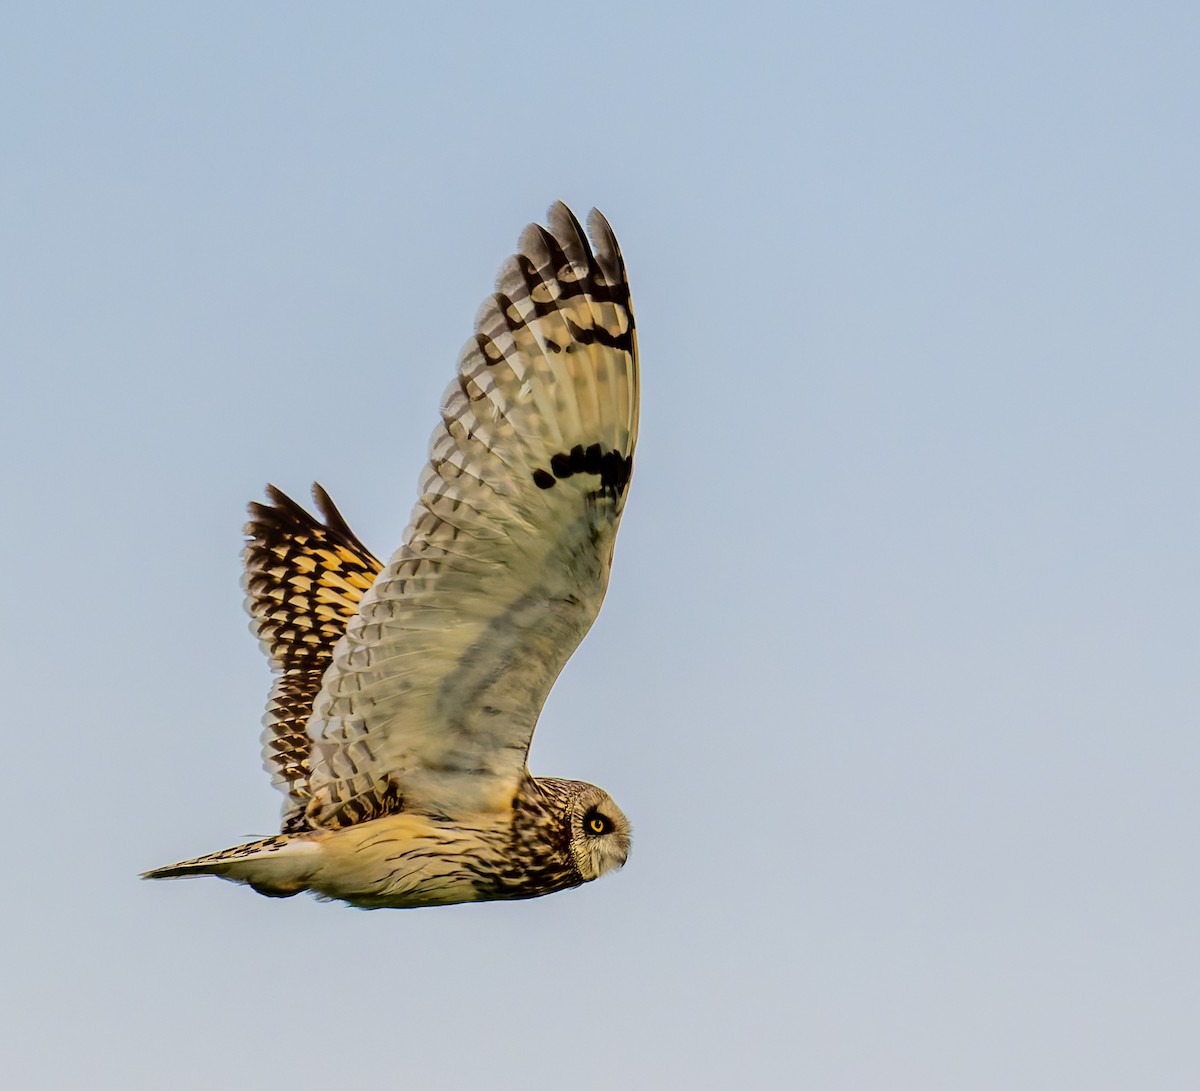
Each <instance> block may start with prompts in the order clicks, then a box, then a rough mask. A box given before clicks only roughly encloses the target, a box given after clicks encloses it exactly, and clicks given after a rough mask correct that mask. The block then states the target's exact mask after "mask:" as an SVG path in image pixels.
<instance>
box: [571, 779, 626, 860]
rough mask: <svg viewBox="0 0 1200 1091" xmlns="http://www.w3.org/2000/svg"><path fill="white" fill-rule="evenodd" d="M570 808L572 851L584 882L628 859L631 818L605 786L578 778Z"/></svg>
mask: <svg viewBox="0 0 1200 1091" xmlns="http://www.w3.org/2000/svg"><path fill="white" fill-rule="evenodd" d="M576 784H577V786H578V787H577V791H576V792H575V793H573V794H574V798H573V799H572V801H571V806H570V807H569V808H568V810H567V821H568V822H569V823H570V824H571V855H572V856H573V857H574V859H575V866H576V867H577V868H579V874H580V875H582V876H583V880H584V882H591V880H593V879H599V878H600V876H601V875H603V874H605V872H608V871H615V870H616V869H617V868H619V867H621V865H622V864H624V863H625V861H626V860H627V859H629V846H630V843H631V831H630V828H629V819H628V818H626V817H625V815H624V814H623V813H622V812H621V808H620V807H618V806H617V805H616V804H615V803H614V802H613V801H612V797H611V796H610V795H609V794H608V793H607V792H606V791H604V789H603V788H597V787H596V786H595V785H594V784H584V783H583V782H582V781H577V782H576Z"/></svg>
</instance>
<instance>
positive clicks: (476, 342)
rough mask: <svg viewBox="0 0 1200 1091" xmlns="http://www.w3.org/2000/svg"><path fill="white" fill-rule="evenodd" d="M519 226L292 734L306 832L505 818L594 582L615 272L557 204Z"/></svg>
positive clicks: (602, 543) (603, 552)
mask: <svg viewBox="0 0 1200 1091" xmlns="http://www.w3.org/2000/svg"><path fill="white" fill-rule="evenodd" d="M548 223H549V231H547V230H545V229H543V228H541V227H538V226H536V225H531V226H530V227H528V228H526V230H525V232H524V233H523V234H522V236H521V239H520V243H519V252H518V253H517V254H515V255H514V256H513V257H512V258H510V259H509V260H508V262H506V263H505V265H504V266H503V268H502V269H501V271H500V275H499V278H498V282H497V288H498V290H497V292H496V293H495V294H494V295H493V296H491V297H490V298H489V299H488V300H487V301H486V302H485V303H484V305H483V307H482V308H481V309H480V311H479V313H478V315H477V316H476V333H475V336H474V337H473V338H472V339H471V340H470V341H469V342H468V344H467V346H466V348H465V349H464V351H463V354H462V356H461V358H460V360H459V365H458V375H457V377H456V379H455V381H454V382H452V383H451V385H450V387H449V388H448V389H447V391H446V395H445V398H444V401H443V406H442V423H441V425H440V426H439V427H438V429H437V430H436V431H435V432H434V435H433V438H432V441H431V445H430V461H429V464H428V466H427V468H426V470H425V472H424V474H423V476H422V479H421V496H420V499H419V501H418V503H417V506H416V508H415V509H414V512H413V516H412V521H411V523H410V525H409V528H408V530H407V531H406V533H405V540H404V544H403V545H402V546H401V547H400V549H399V550H398V551H397V552H396V553H395V554H394V555H393V556H392V558H391V560H390V561H389V562H388V564H387V566H386V567H385V568H384V570H383V572H382V573H381V574H380V575H379V577H378V579H377V580H376V581H375V582H374V584H373V586H372V587H371V589H370V590H369V591H368V592H367V593H366V595H365V596H364V598H363V601H362V603H361V605H360V608H359V610H358V612H357V614H355V616H354V617H352V618H351V620H350V623H349V626H348V628H347V630H346V633H345V636H344V637H343V638H342V640H341V641H340V642H339V644H338V645H337V647H336V648H335V650H334V657H333V662H332V664H331V666H330V667H329V669H328V671H327V672H326V674H325V677H324V682H323V684H322V688H321V691H320V694H319V696H318V697H317V700H316V703H315V706H314V708H313V714H312V718H311V720H310V721H309V723H308V734H309V736H310V738H311V740H312V750H311V753H310V754H309V766H310V768H309V774H308V781H307V790H308V792H309V798H308V801H307V804H306V820H307V822H308V823H309V824H311V825H313V826H325V827H334V826H342V825H347V824H350V823H355V822H360V821H364V820H366V819H368V818H372V817H376V816H377V815H378V814H380V813H386V812H387V811H388V810H391V809H393V808H395V807H398V806H402V807H403V808H405V809H408V810H421V811H424V812H426V813H430V814H434V815H446V816H447V817H449V816H451V815H454V814H457V813H472V812H479V811H491V810H501V809H506V808H508V807H510V806H511V802H512V798H513V795H514V792H515V791H516V789H517V787H518V786H519V785H520V783H521V781H522V779H523V778H524V776H525V775H526V768H525V762H526V755H527V752H528V749H529V743H530V739H531V738H532V735H533V731H534V727H535V725H536V723H537V719H538V715H539V713H540V712H541V708H542V705H543V703H544V701H545V699H546V696H547V694H548V693H549V690H550V687H551V686H552V685H553V683H554V680H555V679H556V678H557V677H558V674H559V672H560V671H561V670H562V667H563V665H564V664H565V663H566V661H567V659H568V658H569V657H570V655H571V654H572V652H573V651H574V650H575V648H576V646H577V645H578V644H579V642H580V640H582V638H583V636H584V634H585V633H586V632H587V630H588V629H589V628H590V627H591V624H592V622H593V620H594V619H595V617H596V614H597V612H598V611H599V609H600V604H601V601H602V600H603V598H604V593H605V589H606V587H607V585H608V575H609V568H610V565H611V561H612V551H613V543H614V540H615V536H616V531H617V526H618V523H619V521H620V517H621V511H622V508H623V506H624V501H625V493H626V488H627V485H628V482H629V475H630V471H631V468H632V461H633V450H634V445H635V442H636V439H637V417H638V374H637V346H636V339H635V334H634V322H633V313H632V310H631V308H630V301H629V288H628V283H627V281H626V276H625V268H624V263H623V261H622V258H621V254H620V250H619V249H618V247H617V243H616V240H615V238H614V237H613V234H612V230H611V228H610V227H609V226H608V223H607V221H605V219H604V218H603V217H602V216H601V215H600V214H599V213H597V212H594V211H593V213H592V215H591V217H590V218H589V227H590V229H591V233H592V237H593V239H594V240H595V250H594V251H593V249H592V247H591V246H589V244H588V241H587V238H586V237H585V235H584V234H583V231H582V229H581V227H580V226H579V223H578V222H577V221H576V220H575V218H574V216H572V215H571V213H570V211H569V210H568V209H567V208H566V206H565V205H562V204H556V205H554V206H553V207H552V208H551V210H550V213H549V217H548Z"/></svg>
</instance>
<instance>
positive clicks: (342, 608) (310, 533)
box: [243, 485, 383, 833]
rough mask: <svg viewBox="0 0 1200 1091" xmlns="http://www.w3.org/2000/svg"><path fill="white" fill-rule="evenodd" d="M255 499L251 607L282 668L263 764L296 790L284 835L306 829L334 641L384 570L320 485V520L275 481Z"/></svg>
mask: <svg viewBox="0 0 1200 1091" xmlns="http://www.w3.org/2000/svg"><path fill="white" fill-rule="evenodd" d="M267 497H268V502H267V503H265V504H262V503H257V502H255V503H252V504H251V505H250V521H249V522H248V523H247V524H246V549H245V552H244V554H243V559H244V561H245V565H246V576H245V587H246V609H247V610H248V611H249V613H250V617H251V628H252V629H253V630H254V634H255V635H256V636H257V637H258V639H259V642H260V643H261V644H262V648H263V651H265V652H266V653H267V658H268V659H269V660H270V661H271V667H272V669H273V670H274V671H275V672H276V673H277V674H278V675H279V677H278V678H276V679H275V684H274V685H273V686H272V687H271V696H270V697H269V698H268V701H267V712H266V715H265V716H264V717H263V733H262V745H263V751H262V753H263V767H264V768H265V769H266V770H267V772H269V773H270V774H271V781H272V783H273V784H274V785H275V786H276V787H277V788H279V789H280V791H282V792H283V793H284V794H285V795H286V796H287V797H288V798H287V802H286V803H285V804H284V813H283V829H284V832H285V833H288V832H291V831H292V830H294V829H297V828H302V827H303V826H304V825H305V822H304V818H303V816H304V808H305V806H306V804H307V803H308V777H309V762H308V755H309V751H310V750H311V749H312V741H311V740H310V739H309V737H308V733H307V731H306V730H305V729H306V727H307V724H308V719H309V717H310V716H311V715H312V706H313V701H314V700H315V699H316V696H317V693H318V691H319V690H320V688H321V679H322V677H323V676H324V674H325V669H326V668H327V667H328V666H329V663H330V661H331V660H332V659H333V649H334V646H335V645H336V644H337V642H338V641H339V640H340V639H341V637H342V634H343V633H344V632H345V631H346V624H347V622H348V621H349V620H350V618H351V617H353V616H354V614H355V613H356V612H357V610H358V604H359V602H361V601H362V597H363V595H364V594H365V593H366V590H367V588H369V587H370V586H371V584H372V583H374V582H375V577H376V576H377V575H378V574H379V571H380V569H382V568H383V564H382V562H380V561H379V560H377V559H376V558H375V556H374V555H373V554H372V553H371V551H370V550H369V549H367V547H366V546H365V545H363V544H362V542H360V541H359V540H358V536H357V535H356V534H355V533H354V531H352V530H351V529H350V527H349V526H348V525H347V524H346V520H345V519H343V518H342V514H341V512H339V511H338V510H337V508H336V507H335V506H334V503H333V501H332V500H331V499H330V498H329V494H328V493H327V492H326V491H325V490H324V489H323V488H321V486H320V485H314V486H313V499H314V500H315V501H316V503H317V508H318V510H319V511H320V512H321V515H322V517H323V518H324V520H325V521H324V522H323V523H322V522H320V521H319V520H318V519H316V518H314V517H313V516H312V515H310V514H309V513H308V512H307V511H305V510H304V508H302V507H301V506H300V505H299V504H297V503H296V502H295V501H294V500H293V499H291V497H289V496H287V495H285V494H284V493H283V492H281V491H280V490H279V489H277V488H275V486H274V485H268V486H267Z"/></svg>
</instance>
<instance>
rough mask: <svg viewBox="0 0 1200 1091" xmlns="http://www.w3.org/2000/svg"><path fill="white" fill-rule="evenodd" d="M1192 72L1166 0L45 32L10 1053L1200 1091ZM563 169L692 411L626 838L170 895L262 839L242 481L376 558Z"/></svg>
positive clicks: (361, 1071)
mask: <svg viewBox="0 0 1200 1091" xmlns="http://www.w3.org/2000/svg"><path fill="white" fill-rule="evenodd" d="M1198 55H1200V15H1198V14H1197V12H1196V9H1195V7H1194V5H1190V4H1183V3H1178V4H1165V3H1164V4H1156V3H1148V4H1141V5H1136V6H1135V5H1122V4H1104V3H1097V4H1082V3H1077V4H1069V3H1049V4H1047V3H1041V4H1025V3H1016V4H1008V5H1004V6H1000V5H995V6H985V5H957V4H947V3H942V4H938V3H927V2H919V3H915V4H911V5H890V4H879V3H849V4H813V5H804V6H800V5H786V6H785V5H769V4H763V5H753V4H751V5H739V6H737V7H733V6H729V7H723V6H717V5H707V6H705V5H689V6H684V5H673V4H661V5H623V4H609V5H605V6H603V7H602V8H595V7H592V8H583V7H573V8H559V9H553V10H551V9H546V10H543V11H538V10H537V9H536V8H531V9H528V10H516V9H513V8H511V7H510V6H500V5H496V6H491V5H478V4H476V5H472V4H461V5H442V6H440V7H438V8H437V9H436V10H422V11H415V10H413V9H411V8H409V7H408V6H401V5H383V4H361V5H354V6H353V7H352V8H337V9H335V8H334V7H333V6H332V5H330V6H321V5H313V4H288V5H283V4H256V5H254V6H253V7H246V6H243V5H233V4H210V5H205V6H202V7H198V6H184V5H154V4H143V5H138V4H125V3H115V4H110V5H105V6H103V7H98V6H93V7H85V6H83V5H56V4H49V3H47V4H38V5H31V4H30V5H17V6H14V7H11V8H10V10H9V12H8V17H7V19H6V27H5V33H4V35H3V41H2V42H0V142H2V143H0V147H2V149H3V162H4V167H3V169H0V209H3V211H2V212H0V298H2V299H3V305H2V306H3V311H4V319H3V322H2V323H0V327H2V328H0V355H2V359H3V363H4V390H5V397H4V398H3V402H2V404H0V414H2V416H3V440H2V442H3V445H4V451H5V460H4V464H5V466H6V467H7V468H8V475H7V478H6V484H5V492H6V497H5V511H6V512H7V516H8V528H9V532H8V534H6V535H4V545H3V546H0V549H3V551H4V557H3V564H4V570H5V571H6V572H7V573H8V579H7V580H6V581H5V586H4V588H3V603H4V616H5V617H6V619H7V620H8V624H7V625H5V626H4V632H3V635H2V636H0V642H2V649H0V661H2V662H3V663H4V664H5V677H6V692H7V693H8V702H7V705H8V708H7V716H6V720H7V735H6V739H7V742H6V753H7V756H8V763H9V764H8V769H9V777H8V789H7V793H6V801H7V804H8V816H9V825H8V831H9V832H8V837H7V838H6V845H7V852H6V873H7V876H8V896H7V897H6V898H5V899H4V905H3V908H0V923H2V924H3V929H2V933H3V935H4V937H5V939H4V941H3V949H2V952H0V954H2V958H3V967H4V968H3V975H2V976H3V978H4V980H5V982H6V988H5V990H4V992H3V995H0V1005H2V1006H3V1010H0V1016H2V1018H0V1052H2V1053H3V1054H4V1055H5V1056H6V1058H7V1061H6V1064H7V1065H8V1067H9V1070H10V1071H14V1072H15V1073H16V1077H15V1082H14V1083H13V1086H19V1087H22V1088H40V1087H45V1088H64V1087H80V1088H82V1087H88V1088H109V1087H111V1088H123V1089H127V1088H140V1087H146V1088H160V1087H171V1088H197V1089H201V1088H212V1087H215V1086H229V1087H237V1088H242V1087H244V1088H262V1087H267V1086H288V1087H291V1088H295V1089H297V1091H299V1089H305V1088H325V1087H328V1086H330V1085H331V1084H333V1083H336V1084H338V1085H340V1086H352V1085H355V1084H360V1085H365V1084H366V1083H368V1082H370V1083H371V1084H372V1085H377V1086H379V1085H382V1086H391V1085H392V1084H393V1083H394V1084H395V1085H396V1086H410V1085H411V1086H418V1085H419V1086H425V1087H435V1088H436V1087H447V1088H458V1087H468V1086H488V1087H492V1088H498V1089H506V1088H522V1089H525V1088H529V1087H541V1086H550V1085H551V1084H552V1083H556V1082H557V1081H559V1080H561V1079H564V1078H566V1077H567V1076H569V1077H570V1078H571V1080H572V1081H573V1082H572V1085H573V1086H577V1087H580V1088H584V1089H589V1088H610V1087H655V1086H668V1085H671V1086H687V1087H691V1088H725V1087H729V1086H734V1085H738V1086H748V1087H755V1088H759V1087H762V1088H773V1087H784V1086H805V1087H820V1088H822V1089H859V1088H866V1087H871V1088H876V1087H887V1088H889V1089H909V1088H911V1089H914V1091H916V1089H919V1091H934V1089H941V1088H945V1089H956V1091H957V1089H961V1088H963V1087H969V1088H972V1089H973V1091H987V1089H993V1088H994V1089H997V1091H999V1089H1006V1091H1007V1089H1011V1088H1013V1087H1021V1088H1023V1089H1026V1091H1030V1089H1041V1088H1045V1089H1054V1091H1061V1089H1062V1088H1070V1087H1079V1088H1085V1087H1086V1088H1088V1089H1089V1091H1103V1089H1108V1088H1112V1089H1117V1088H1128V1087H1132V1086H1142V1087H1154V1088H1157V1089H1162V1091H1170V1089H1176V1088H1178V1089H1181V1091H1182V1089H1185V1088H1186V1089H1191V1088H1194V1087H1195V1086H1197V1084H1198V1082H1200V1045H1198V1044H1197V1041H1198V1040H1197V1035H1196V1025H1197V1017H1198V1016H1200V986H1198V985H1197V982H1198V981H1200V940H1198V939H1197V929H1196V921H1197V919H1198V913H1200V878H1198V874H1200V873H1198V871H1197V868H1196V840H1197V838H1196V831H1197V825H1198V823H1200V793H1198V792H1197V790H1196V784H1197V778H1198V776H1200V736H1198V733H1197V720H1198V712H1200V686H1198V683H1197V669H1196V668H1197V662H1198V659H1197V653H1198V652H1200V646H1198V645H1200V640H1198V637H1197V626H1196V618H1197V616H1200V593H1198V590H1197V580H1196V557H1197V548H1198V545H1200V542H1198V537H1200V515H1198V511H1200V509H1198V508H1197V504H1196V499H1195V495H1196V494H1195V479H1196V468H1197V464H1198V458H1200V430H1198V429H1197V409H1198V407H1200V367H1198V366H1197V365H1198V362H1200V361H1198V352H1197V347H1198V345H1200V320H1198V318H1197V314H1198V310H1197V306H1196V299H1197V288H1198V285H1200V276H1198V274H1200V257H1198V255H1200V214H1198V212H1197V201H1196V194H1197V192H1200V151H1198V150H1197V147H1198V146H1197V141H1196V138H1195V137H1196V131H1195V122H1196V117H1197V109H1198V107H1200V101H1198V99H1200V76H1198V75H1197V66H1196V57H1197V56H1198ZM556 198H562V199H564V200H566V201H567V202H568V203H569V204H571V205H572V206H573V207H574V208H575V209H576V211H577V212H579V213H581V214H582V213H583V212H585V211H586V210H587V208H588V207H590V206H591V205H596V206H598V207H600V208H601V209H602V210H603V211H604V212H605V213H606V214H607V215H608V217H609V218H610V220H611V221H612V223H613V225H614V227H615V229H616V231H617V234H618V237H619V238H620V240H621V243H622V246H623V248H624V251H625V255H626V259H627V262H628V265H629V270H630V277H631V281H632V285H633V290H634V300H635V306H636V309H637V313H638V321H639V338H640V344H641V349H642V362H643V379H644V384H645V387H644V395H643V405H642V410H643V412H642V430H641V440H640V447H639V452H638V461H637V468H636V472H635V475H634V482H633V486H632V491H631V496H630V501H629V506H628V508H627V513H626V518H625V522H624V525H623V528H622V534H621V540H620V543H619V545H618V549H617V558H616V568H615V572H614V578H613V582H612V588H611V591H610V593H609V597H608V600H607V603H606V606H605V609H604V611H603V613H602V615H601V618H600V620H599V622H598V623H597V625H596V627H595V629H594V630H593V632H592V634H591V635H590V636H589V637H588V639H587V640H586V641H585V643H584V645H583V646H582V648H581V649H580V651H579V652H578V654H577V655H576V657H575V658H574V659H573V660H572V661H571V663H570V664H569V665H568V667H567V670H566V672H565V673H564V675H563V677H562V679H561V680H560V683H559V685H558V686H557V687H556V689H555V692H554V694H553V695H552V697H551V700H550V702H549V704H548V705H547V707H546V710H545V713H544V715H543V718H542V721H541V726H540V728H539V732H538V735H537V738H536V740H535V743H534V749H533V753H532V756H531V766H532V768H533V770H534V771H535V772H537V773H542V774H554V775H565V776H573V777H579V778H582V779H586V780H590V781H593V782H595V783H598V784H601V785H603V786H604V787H605V788H607V789H608V790H609V791H611V793H612V795H613V796H614V798H615V799H616V800H617V802H618V803H619V804H620V805H621V807H622V808H623V809H624V810H625V811H626V813H627V814H628V815H629V816H630V818H631V820H632V822H633V824H634V832H635V843H634V851H633V855H632V857H631V859H630V862H629V865H628V866H627V867H626V868H625V869H624V871H623V872H621V873H620V874H619V875H617V876H616V877H614V878H607V879H605V880H603V881H601V882H599V883H596V884H592V885H590V886H588V887H586V888H584V889H582V890H579V891H575V892H571V893H567V894H562V895H557V896H554V897H551V898H547V899H542V900H540V901H536V902H530V903H526V904H513V905H485V906H466V907H455V908H449V909H442V910H422V911H414V912H378V913H362V912H356V911H353V910H349V909H346V908H343V907H340V906H333V905H322V904H318V903H316V902H313V901H309V900H306V899H303V898H297V899H293V900H290V901H286V902H275V901H270V900H267V899H263V898H259V897H256V896H255V895H253V894H252V893H250V892H248V891H246V890H241V889H236V888H234V887H232V886H230V885H228V884H223V883H217V882H211V881H196V882H189V883H174V884H155V885H150V884H143V883H139V882H138V881H137V880H136V875H137V873H138V872H139V871H141V870H144V869H145V868H147V867H150V866H153V865H157V864H162V863H166V862H168V861H171V860H175V859H178V858H180V857H183V856H187V855H192V854H196V853H200V852H204V851H209V850H213V849H216V848H220V847H224V846H225V845H228V844H232V843H234V842H235V841H236V840H238V839H239V838H243V837H247V836H250V835H255V834H263V833H268V832H270V831H271V830H272V829H273V828H274V826H275V823H276V819H277V807H278V800H277V797H276V794H275V793H274V792H273V791H272V789H271V788H270V785H269V783H268V780H267V778H266V776H265V775H264V774H263V773H262V772H261V770H260V769H259V759H258V741H257V735H258V720H259V717H260V715H261V711H262V705H263V701H264V697H265V693H266V689H267V686H268V673H267V669H266V665H265V663H264V662H263V660H262V657H261V655H260V653H259V651H258V650H257V648H256V647H255V643H254V641H253V639H252V638H251V637H250V636H249V635H248V633H247V630H246V622H245V618H244V616H243V614H242V607H241V592H240V590H239V587H238V579H239V549H240V543H241V538H240V528H241V524H242V521H243V513H244V506H245V504H246V502H247V501H248V500H250V499H252V498H256V497H258V496H260V495H261V489H262V486H263V484H264V483H265V482H267V481H268V480H269V481H273V482H275V483H276V484H278V485H279V486H281V487H282V488H284V489H285V490H287V491H288V492H290V493H292V494H293V495H295V496H298V497H301V496H304V495H305V493H306V490H307V487H308V483H309V482H310V481H311V480H313V479H318V480H320V481H321V482H322V483H323V484H324V485H325V486H326V487H327V488H328V489H329V491H330V492H331V493H332V495H333V496H334V497H335V499H336V500H337V501H338V503H339V505H340V506H341V508H342V510H343V512H344V513H345V514H346V516H347V518H348V519H349V521H350V523H351V525H352V526H354V527H355V529H356V530H357V531H358V533H359V534H360V535H361V536H362V537H363V538H364V540H365V541H366V542H367V543H368V544H370V545H372V546H373V547H374V548H375V550H376V551H377V552H379V553H384V554H386V553H388V552H390V551H391V549H393V548H394V547H395V545H397V544H398V541H399V535H400V532H401V530H402V528H403V526H404V524H405V522H406V521H407V517H408V512H409V509H410V507H411V504H412V502H413V499H414V497H415V487H416V480H417V475H418V472H419V469H420V466H421V463H422V460H423V458H424V455H425V445H426V442H427V438H428V436H429V433H430V430H431V429H432V426H433V424H434V422H435V420H436V416H435V414H436V411H437V405H438V398H439V396H440V393H441V391H442V389H443V387H444V386H445V384H446V382H447V381H448V379H449V378H450V375H451V373H452V369H453V366H454V362H455V359H456V357H457V353H458V350H459V348H460V346H461V345H462V343H463V342H464V341H465V340H466V338H467V336H468V335H469V333H470V331H471V319H472V316H473V315H474V312H475V309H476V307H477V306H478V304H479V302H480V301H481V300H482V299H483V297H484V295H485V294H486V293H487V292H488V291H489V290H490V287H491V283H492V278H493V276H494V274H495V271H496V269H497V268H498V266H499V264H500V262H501V261H502V260H503V258H504V257H505V256H506V255H507V254H508V253H510V252H511V249H512V247H513V245H514V243H515V240H516V237H517V235H518V233H519V231H520V229H521V227H522V226H523V225H524V224H525V223H527V222H528V221H530V220H532V219H536V218H539V217H540V216H541V215H542V214H543V212H544V210H545V208H546V207H547V205H548V204H549V203H550V202H551V201H552V200H554V199H556ZM6 1039H11V1040H7V1041H6Z"/></svg>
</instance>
